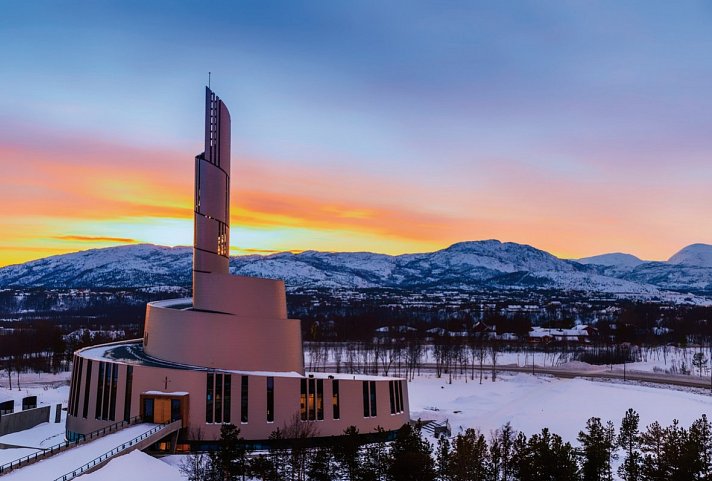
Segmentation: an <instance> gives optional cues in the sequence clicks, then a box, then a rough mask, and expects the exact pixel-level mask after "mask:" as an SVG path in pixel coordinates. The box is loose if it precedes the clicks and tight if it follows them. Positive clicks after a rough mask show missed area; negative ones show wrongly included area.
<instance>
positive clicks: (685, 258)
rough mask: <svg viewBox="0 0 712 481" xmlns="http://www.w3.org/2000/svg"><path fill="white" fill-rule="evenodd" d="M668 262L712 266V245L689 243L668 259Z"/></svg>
mask: <svg viewBox="0 0 712 481" xmlns="http://www.w3.org/2000/svg"><path fill="white" fill-rule="evenodd" d="M668 264H676V265H686V266H695V267H706V268H712V245H709V244H692V245H689V246H687V247H685V248H683V249H680V251H679V252H678V253H677V254H675V255H673V256H672V257H671V258H670V259H668Z"/></svg>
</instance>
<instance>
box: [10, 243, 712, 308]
mask: <svg viewBox="0 0 712 481" xmlns="http://www.w3.org/2000/svg"><path fill="white" fill-rule="evenodd" d="M710 252H712V246H705V245H703V244H695V245H693V246H689V247H686V248H685V249H682V250H681V251H680V252H678V253H677V254H675V255H674V256H673V257H672V258H671V259H670V261H668V262H644V261H641V260H640V259H638V258H636V257H634V256H631V255H628V254H620V253H616V254H604V255H602V256H594V257H589V258H586V259H579V261H571V260H565V259H559V258H557V257H555V256H553V255H551V254H549V253H548V252H545V251H542V250H539V249H536V248H534V247H531V246H528V245H523V244H516V243H513V242H504V243H503V242H500V241H497V240H485V241H472V242H460V243H457V244H454V245H452V246H450V247H448V248H446V249H442V250H439V251H435V252H428V253H422V254H403V255H398V256H390V255H385V254H374V253H369V252H348V253H334V252H317V251H307V252H302V253H300V254H292V253H286V252H285V253H278V254H272V255H269V256H257V255H251V256H237V257H232V258H231V260H230V269H231V271H232V272H233V273H234V274H237V275H246V276H259V277H269V278H278V279H284V281H285V283H286V284H287V287H288V288H299V287H321V288H344V289H354V288H386V287H389V288H404V289H437V290H445V289H481V288H504V289H532V288H536V289H554V290H566V291H570V290H574V291H587V292H596V293H608V294H615V295H622V296H632V297H636V296H645V297H651V296H661V295H666V293H665V292H664V291H665V290H671V291H678V292H684V293H687V292H694V293H697V294H703V295H706V294H710V295H712V262H710V261H712V257H709V254H710ZM191 264H192V250H191V248H189V247H173V248H171V247H163V246H156V245H150V244H141V245H131V246H121V247H109V248H105V249H93V250H87V251H82V252H77V253H72V254H64V255H60V256H53V257H47V258H45V259H39V260H35V261H31V262H27V263H25V264H19V265H14V266H8V267H4V268H0V287H55V288H59V287H92V288H96V287H100V288H114V287H116V288H120V287H154V286H189V285H190V279H191Z"/></svg>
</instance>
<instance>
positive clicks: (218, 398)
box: [215, 374, 223, 423]
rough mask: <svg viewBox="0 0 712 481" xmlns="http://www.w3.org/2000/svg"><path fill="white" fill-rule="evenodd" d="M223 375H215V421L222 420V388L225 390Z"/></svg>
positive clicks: (219, 421)
mask: <svg viewBox="0 0 712 481" xmlns="http://www.w3.org/2000/svg"><path fill="white" fill-rule="evenodd" d="M222 381H223V375H222V374H216V375H215V422H216V423H221V422H222V390H223V382H222Z"/></svg>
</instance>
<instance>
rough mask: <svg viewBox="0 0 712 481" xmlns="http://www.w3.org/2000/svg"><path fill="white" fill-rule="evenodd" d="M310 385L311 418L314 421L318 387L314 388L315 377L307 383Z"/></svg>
mask: <svg viewBox="0 0 712 481" xmlns="http://www.w3.org/2000/svg"><path fill="white" fill-rule="evenodd" d="M307 384H308V385H309V392H308V399H309V420H310V421H314V420H315V419H316V409H315V408H316V402H315V401H316V400H315V399H314V398H315V395H316V389H315V388H314V378H311V379H309V382H308V383H307Z"/></svg>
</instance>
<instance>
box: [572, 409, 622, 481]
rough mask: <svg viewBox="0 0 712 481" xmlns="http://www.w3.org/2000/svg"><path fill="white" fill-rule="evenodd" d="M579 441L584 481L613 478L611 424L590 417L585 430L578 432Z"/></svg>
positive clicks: (612, 430) (612, 432)
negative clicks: (604, 423)
mask: <svg viewBox="0 0 712 481" xmlns="http://www.w3.org/2000/svg"><path fill="white" fill-rule="evenodd" d="M578 440H579V442H580V443H581V457H582V463H581V475H582V477H583V478H582V479H583V480H584V481H604V480H605V481H608V480H611V479H612V478H613V472H612V469H611V459H612V458H613V456H614V447H615V443H614V440H615V437H614V429H613V424H612V423H611V422H610V421H609V422H608V423H607V424H606V425H605V426H604V425H603V424H602V423H601V419H600V418H597V417H592V418H590V419H589V420H588V421H587V422H586V431H581V432H579V435H578Z"/></svg>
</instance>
